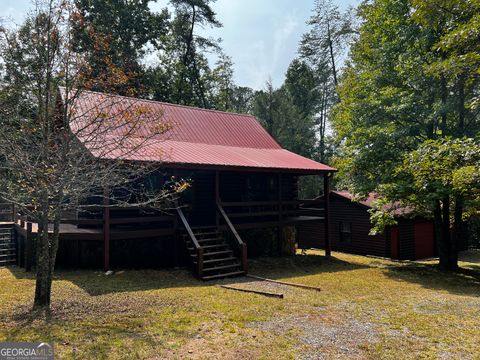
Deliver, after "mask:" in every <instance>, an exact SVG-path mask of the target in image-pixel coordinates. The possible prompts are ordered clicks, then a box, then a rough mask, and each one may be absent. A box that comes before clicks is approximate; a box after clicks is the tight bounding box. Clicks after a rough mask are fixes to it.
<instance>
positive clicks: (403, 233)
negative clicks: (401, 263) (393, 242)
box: [398, 219, 415, 260]
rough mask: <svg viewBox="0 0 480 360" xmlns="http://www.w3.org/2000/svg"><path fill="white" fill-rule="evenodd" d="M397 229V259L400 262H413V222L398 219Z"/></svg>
mask: <svg viewBox="0 0 480 360" xmlns="http://www.w3.org/2000/svg"><path fill="white" fill-rule="evenodd" d="M398 229H399V236H400V251H399V258H400V259H401V260H415V221H414V220H412V219H400V220H399V221H398Z"/></svg>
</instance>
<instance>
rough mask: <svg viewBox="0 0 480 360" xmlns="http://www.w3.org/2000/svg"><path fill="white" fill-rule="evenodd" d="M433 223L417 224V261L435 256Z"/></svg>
mask: <svg viewBox="0 0 480 360" xmlns="http://www.w3.org/2000/svg"><path fill="white" fill-rule="evenodd" d="M434 234H435V232H434V228H433V223H432V222H416V223H415V259H426V258H430V257H433V256H434V255H435V248H434V246H435V240H434V239H435V238H434Z"/></svg>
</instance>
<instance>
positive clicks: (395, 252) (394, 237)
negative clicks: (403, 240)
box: [390, 226, 400, 259]
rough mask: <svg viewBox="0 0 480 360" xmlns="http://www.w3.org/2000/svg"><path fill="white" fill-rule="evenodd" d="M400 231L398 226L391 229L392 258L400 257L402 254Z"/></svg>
mask: <svg viewBox="0 0 480 360" xmlns="http://www.w3.org/2000/svg"><path fill="white" fill-rule="evenodd" d="M399 252H400V243H399V231H398V226H394V227H392V228H391V230H390V256H391V258H392V259H398V258H399V256H400V254H399Z"/></svg>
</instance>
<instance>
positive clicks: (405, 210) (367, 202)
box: [332, 190, 413, 217]
mask: <svg viewBox="0 0 480 360" xmlns="http://www.w3.org/2000/svg"><path fill="white" fill-rule="evenodd" d="M332 193H333V194H335V195H338V196H340V197H342V198H344V199H347V200H350V201H352V202H354V200H353V195H352V193H350V192H349V191H346V190H342V191H332ZM378 198H379V196H378V193H376V192H371V193H369V194H368V196H367V197H366V198H363V199H360V200H358V201H356V202H357V203H359V204H361V205H363V206H365V207H367V208H372V206H373V203H374V201H375V200H378ZM388 209H389V210H393V214H394V215H395V216H396V217H402V216H407V215H410V214H412V213H413V209H412V208H411V207H409V206H401V205H400V203H399V202H395V203H393V204H391V205H388Z"/></svg>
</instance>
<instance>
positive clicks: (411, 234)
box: [298, 191, 436, 260]
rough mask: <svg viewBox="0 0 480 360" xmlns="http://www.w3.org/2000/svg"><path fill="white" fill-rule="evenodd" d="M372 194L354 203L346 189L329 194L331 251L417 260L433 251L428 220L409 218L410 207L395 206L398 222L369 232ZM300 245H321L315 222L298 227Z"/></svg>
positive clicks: (431, 222)
mask: <svg viewBox="0 0 480 360" xmlns="http://www.w3.org/2000/svg"><path fill="white" fill-rule="evenodd" d="M375 198H376V195H375V194H374V193H371V194H370V195H369V196H368V198H366V199H364V200H362V201H359V202H356V201H353V200H352V194H350V193H349V192H348V191H332V192H331V193H330V222H331V225H330V230H329V233H330V240H331V248H332V250H336V251H342V252H346V253H352V254H359V255H374V256H381V257H388V258H392V259H402V260H417V259H425V258H431V257H433V256H435V254H436V247H435V232H434V225H433V221H432V220H428V219H425V218H422V217H413V218H412V217H409V216H408V215H409V213H411V210H410V209H408V208H402V209H398V210H397V211H396V217H397V221H398V225H396V226H390V227H387V229H386V230H385V231H384V232H383V233H382V234H378V235H369V233H370V230H371V228H372V223H371V221H370V214H369V212H368V210H369V209H371V208H372V202H373V201H374V200H375ZM298 231H299V239H301V240H300V242H299V247H300V248H323V247H324V242H325V241H324V240H325V234H324V232H323V228H320V227H319V226H318V225H317V224H314V223H310V224H301V225H300V226H299V230H298Z"/></svg>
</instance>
